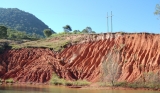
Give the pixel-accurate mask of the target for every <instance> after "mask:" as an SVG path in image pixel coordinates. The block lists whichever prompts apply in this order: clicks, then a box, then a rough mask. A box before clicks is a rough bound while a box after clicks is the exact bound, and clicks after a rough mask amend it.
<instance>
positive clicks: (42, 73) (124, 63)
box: [0, 33, 160, 82]
mask: <svg viewBox="0 0 160 93" xmlns="http://www.w3.org/2000/svg"><path fill="white" fill-rule="evenodd" d="M114 46H116V48H117V49H119V51H120V60H119V62H118V63H119V74H120V75H119V79H118V80H119V81H128V82H131V81H135V80H137V79H138V78H140V76H141V75H142V74H143V73H144V72H149V71H153V72H160V35H158V34H146V33H141V34H123V35H122V34H120V33H117V34H110V35H109V34H101V35H90V36H89V37H87V38H86V39H85V41H83V43H82V42H81V43H80V44H75V45H73V46H70V47H68V48H66V49H64V50H63V51H62V52H60V53H54V52H53V51H51V50H49V49H42V48H23V49H18V50H9V51H6V52H5V53H4V54H2V55H0V77H1V78H3V79H6V78H14V79H15V80H18V81H21V82H46V81H48V80H49V79H50V78H51V75H52V73H53V72H55V73H57V74H58V75H59V76H60V77H63V78H65V79H70V80H73V79H76V80H77V79H87V80H89V81H92V82H93V81H97V80H99V79H100V77H101V66H102V61H103V60H104V59H105V56H106V55H107V54H108V53H109V51H111V52H112V50H111V49H112V48H113V47H114Z"/></svg>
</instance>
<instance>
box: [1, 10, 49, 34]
mask: <svg viewBox="0 0 160 93" xmlns="http://www.w3.org/2000/svg"><path fill="white" fill-rule="evenodd" d="M0 25H5V26H7V27H8V28H11V29H15V30H18V31H25V32H27V33H36V34H39V35H43V30H44V29H49V27H48V26H47V25H46V24H45V23H43V22H42V21H41V20H40V19H38V18H37V17H36V16H34V15H33V14H30V13H28V12H25V11H22V10H19V9H17V8H0Z"/></svg>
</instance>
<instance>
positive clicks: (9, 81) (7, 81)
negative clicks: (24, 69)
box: [5, 78, 14, 83]
mask: <svg viewBox="0 0 160 93" xmlns="http://www.w3.org/2000/svg"><path fill="white" fill-rule="evenodd" d="M5 82H6V83H13V82H14V80H13V79H12V78H9V79H6V80H5Z"/></svg>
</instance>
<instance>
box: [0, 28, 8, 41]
mask: <svg viewBox="0 0 160 93" xmlns="http://www.w3.org/2000/svg"><path fill="white" fill-rule="evenodd" d="M0 33H1V34H0V38H6V37H7V28H6V27H5V26H0Z"/></svg>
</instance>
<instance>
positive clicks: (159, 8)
mask: <svg viewBox="0 0 160 93" xmlns="http://www.w3.org/2000/svg"><path fill="white" fill-rule="evenodd" d="M154 14H155V15H160V5H159V4H157V5H156V11H155V12H154Z"/></svg>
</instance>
